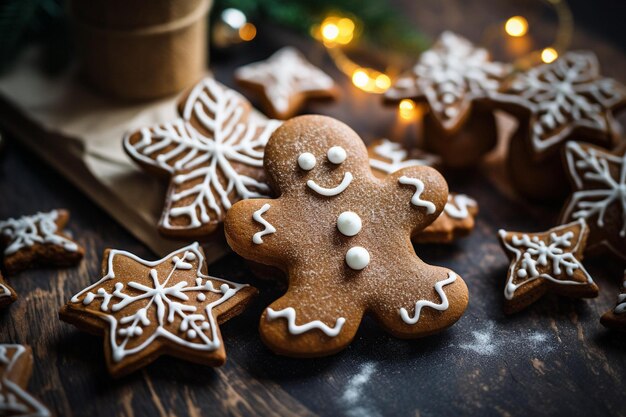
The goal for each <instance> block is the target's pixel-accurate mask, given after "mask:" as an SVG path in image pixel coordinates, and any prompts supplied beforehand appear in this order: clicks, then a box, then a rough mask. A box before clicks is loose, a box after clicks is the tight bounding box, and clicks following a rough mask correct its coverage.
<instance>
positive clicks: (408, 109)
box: [398, 98, 418, 120]
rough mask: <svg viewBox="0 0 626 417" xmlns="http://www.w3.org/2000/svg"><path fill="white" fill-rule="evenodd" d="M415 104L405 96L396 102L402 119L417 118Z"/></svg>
mask: <svg viewBox="0 0 626 417" xmlns="http://www.w3.org/2000/svg"><path fill="white" fill-rule="evenodd" d="M417 113H418V112H417V104H416V103H415V102H414V101H413V100H409V99H408V98H405V99H403V100H401V101H400V103H398V114H399V115H400V118H402V119H404V120H414V119H416V118H417Z"/></svg>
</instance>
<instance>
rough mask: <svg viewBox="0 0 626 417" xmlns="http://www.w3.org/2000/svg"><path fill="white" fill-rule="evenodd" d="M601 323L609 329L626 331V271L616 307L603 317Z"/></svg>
mask: <svg viewBox="0 0 626 417" xmlns="http://www.w3.org/2000/svg"><path fill="white" fill-rule="evenodd" d="M600 323H602V324H603V325H604V326H605V327H608V328H609V329H615V330H622V331H626V271H624V281H623V282H622V285H621V290H620V293H619V294H618V296H617V303H616V304H615V307H614V308H613V309H611V310H609V311H607V312H606V313H604V315H602V317H601V318H600Z"/></svg>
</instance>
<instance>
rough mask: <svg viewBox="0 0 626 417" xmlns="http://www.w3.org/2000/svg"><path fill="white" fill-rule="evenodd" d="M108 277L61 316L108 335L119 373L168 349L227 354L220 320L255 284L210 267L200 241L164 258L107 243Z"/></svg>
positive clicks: (202, 355) (113, 368)
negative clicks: (217, 274)
mask: <svg viewBox="0 0 626 417" xmlns="http://www.w3.org/2000/svg"><path fill="white" fill-rule="evenodd" d="M102 273H103V275H104V277H103V278H102V279H101V280H99V281H98V282H96V283H95V284H93V285H91V286H89V287H87V288H85V289H84V290H82V291H81V292H79V293H78V294H76V295H75V296H74V297H72V299H71V300H70V301H69V302H68V303H67V304H66V305H65V306H64V307H63V308H62V309H61V312H60V317H61V319H62V320H64V321H66V322H68V323H72V324H74V325H76V326H77V327H78V328H80V329H82V330H85V331H88V332H91V333H96V334H104V336H105V344H104V346H105V355H106V362H107V365H108V368H109V372H110V373H111V374H112V375H113V376H120V375H124V374H127V373H129V372H132V371H134V370H136V369H138V368H140V367H142V366H145V365H147V364H148V363H150V362H152V361H154V360H155V359H156V358H157V357H159V356H161V355H163V354H168V355H173V356H177V357H179V358H181V359H185V360H190V361H193V362H197V363H200V364H205V365H210V366H219V365H222V364H223V363H224V362H225V361H226V352H225V349H224V343H223V341H222V337H221V334H220V329H219V327H218V324H219V323H223V322H224V321H226V320H228V319H230V318H231V317H233V316H235V315H237V314H239V313H240V312H241V311H242V310H243V309H244V308H245V306H246V305H247V304H248V302H249V301H250V299H251V297H252V296H253V295H254V294H255V293H256V290H255V289H254V288H252V287H250V286H248V285H242V284H235V283H233V282H229V281H225V280H223V279H220V278H215V277H212V276H209V275H207V274H206V262H205V258H204V252H203V251H202V249H201V248H200V246H199V245H198V244H197V243H194V244H192V245H189V246H187V247H184V248H182V249H180V250H177V251H175V252H173V253H171V254H169V255H167V256H166V257H165V258H163V259H161V260H158V261H145V260H143V259H141V258H139V257H137V256H135V255H133V254H132V253H129V252H125V251H121V250H114V249H107V250H106V251H105V253H104V259H103V261H102Z"/></svg>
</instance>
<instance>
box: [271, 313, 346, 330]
mask: <svg viewBox="0 0 626 417" xmlns="http://www.w3.org/2000/svg"><path fill="white" fill-rule="evenodd" d="M279 318H285V319H286V320H287V326H288V329H289V333H291V334H293V335H299V334H302V333H306V332H308V331H310V330H313V329H319V330H321V331H322V332H323V333H324V334H325V335H326V336H329V337H335V336H337V335H338V334H339V333H340V332H341V329H342V328H343V325H344V324H345V323H346V319H345V318H344V317H339V318H338V319H337V321H336V322H335V325H334V326H333V327H330V326H329V325H327V324H325V323H323V322H321V321H320V320H314V321H310V322H308V323H305V324H302V325H298V324H296V310H295V309H294V308H293V307H287V308H285V309H283V310H279V311H275V310H274V309H272V308H270V307H268V308H267V320H268V321H272V320H276V319H279Z"/></svg>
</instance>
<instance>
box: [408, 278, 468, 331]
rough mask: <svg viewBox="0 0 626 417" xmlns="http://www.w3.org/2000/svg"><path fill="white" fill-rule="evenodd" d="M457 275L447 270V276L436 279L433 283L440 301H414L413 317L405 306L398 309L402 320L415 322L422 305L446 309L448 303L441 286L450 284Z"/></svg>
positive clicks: (417, 319)
mask: <svg viewBox="0 0 626 417" xmlns="http://www.w3.org/2000/svg"><path fill="white" fill-rule="evenodd" d="M457 277H458V275H456V274H455V273H454V272H448V278H446V279H444V280H441V281H438V282H437V283H436V284H435V291H437V294H439V297H440V298H441V303H439V304H436V303H433V302H432V301H428V300H419V301H417V302H416V303H415V315H414V316H413V317H410V316H409V312H408V311H407V310H406V308H404V307H402V308H401V309H400V317H401V318H402V321H404V322H405V323H406V324H415V323H417V322H418V321H419V319H420V314H421V313H422V308H424V307H430V308H434V309H435V310H438V311H446V310H447V309H448V307H450V303H449V302H448V296H447V295H446V293H445V292H444V291H443V287H444V285H448V284H452V283H453V282H454V281H456V279H457Z"/></svg>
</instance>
